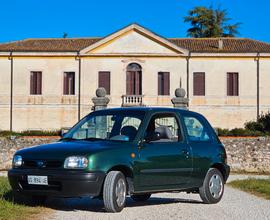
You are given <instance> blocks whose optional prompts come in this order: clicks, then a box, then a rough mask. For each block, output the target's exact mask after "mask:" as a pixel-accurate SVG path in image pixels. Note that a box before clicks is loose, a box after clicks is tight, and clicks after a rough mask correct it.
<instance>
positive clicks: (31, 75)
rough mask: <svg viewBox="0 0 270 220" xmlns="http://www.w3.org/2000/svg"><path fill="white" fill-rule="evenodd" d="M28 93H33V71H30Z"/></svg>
mask: <svg viewBox="0 0 270 220" xmlns="http://www.w3.org/2000/svg"><path fill="white" fill-rule="evenodd" d="M30 94H31V95H34V94H35V93H34V73H33V72H31V73H30Z"/></svg>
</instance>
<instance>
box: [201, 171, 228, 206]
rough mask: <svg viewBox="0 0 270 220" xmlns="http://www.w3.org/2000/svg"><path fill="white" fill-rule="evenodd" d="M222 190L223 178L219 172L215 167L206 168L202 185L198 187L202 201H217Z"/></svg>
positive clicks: (208, 202) (211, 202) (220, 196)
mask: <svg viewBox="0 0 270 220" xmlns="http://www.w3.org/2000/svg"><path fill="white" fill-rule="evenodd" d="M223 192H224V179H223V176H222V174H221V172H220V171H219V170H217V169H215V168H211V169H209V170H208V172H207V174H206V176H205V179H204V182H203V185H202V186H201V187H200V188H199V193H200V197H201V199H202V201H203V202H204V203H207V204H214V203H218V202H219V201H220V200H221V198H222V195H223Z"/></svg>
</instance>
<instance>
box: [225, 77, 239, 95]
mask: <svg viewBox="0 0 270 220" xmlns="http://www.w3.org/2000/svg"><path fill="white" fill-rule="evenodd" d="M227 95H228V96H238V95H239V79H238V73H227Z"/></svg>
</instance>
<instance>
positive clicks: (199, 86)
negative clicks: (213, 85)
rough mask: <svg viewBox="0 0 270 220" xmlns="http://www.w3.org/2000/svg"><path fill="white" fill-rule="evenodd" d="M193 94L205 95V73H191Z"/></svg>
mask: <svg viewBox="0 0 270 220" xmlns="http://www.w3.org/2000/svg"><path fill="white" fill-rule="evenodd" d="M193 95H194V96H205V73H203V72H202V73H193Z"/></svg>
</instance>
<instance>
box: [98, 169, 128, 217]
mask: <svg viewBox="0 0 270 220" xmlns="http://www.w3.org/2000/svg"><path fill="white" fill-rule="evenodd" d="M126 194H127V181H126V178H125V176H124V174H123V173H121V172H120V171H110V172H109V173H108V174H107V176H106V178H105V181H104V186H103V202H104V206H105V210H106V211H107V212H121V211H122V209H123V208H124V207H125V204H126Z"/></svg>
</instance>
